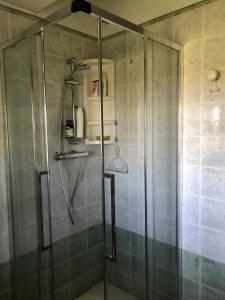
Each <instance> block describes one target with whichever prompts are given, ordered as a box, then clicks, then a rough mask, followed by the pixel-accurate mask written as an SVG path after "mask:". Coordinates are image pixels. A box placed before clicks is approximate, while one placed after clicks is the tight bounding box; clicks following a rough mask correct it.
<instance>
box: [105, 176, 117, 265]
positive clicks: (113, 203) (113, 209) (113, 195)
mask: <svg viewBox="0 0 225 300" xmlns="http://www.w3.org/2000/svg"><path fill="white" fill-rule="evenodd" d="M104 177H105V178H108V179H110V195H111V222H112V227H111V234H112V254H111V255H106V257H107V258H108V259H109V260H111V261H112V262H114V263H116V201H115V200H116V193H115V175H114V174H110V173H105V174H104Z"/></svg>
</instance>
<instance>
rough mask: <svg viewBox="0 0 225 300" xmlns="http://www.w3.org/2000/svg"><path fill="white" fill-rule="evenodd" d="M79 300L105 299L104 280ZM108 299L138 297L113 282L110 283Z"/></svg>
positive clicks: (120, 299) (127, 299) (121, 299)
mask: <svg viewBox="0 0 225 300" xmlns="http://www.w3.org/2000/svg"><path fill="white" fill-rule="evenodd" d="M77 300H104V294H103V282H101V283H99V284H98V285H96V286H95V287H93V288H92V289H91V290H89V291H88V292H86V293H85V294H83V295H82V296H80V297H79V298H77ZM108 300H137V298H134V297H133V296H131V295H129V294H128V293H126V292H124V291H122V290H121V289H119V288H118V287H116V286H114V285H112V284H108Z"/></svg>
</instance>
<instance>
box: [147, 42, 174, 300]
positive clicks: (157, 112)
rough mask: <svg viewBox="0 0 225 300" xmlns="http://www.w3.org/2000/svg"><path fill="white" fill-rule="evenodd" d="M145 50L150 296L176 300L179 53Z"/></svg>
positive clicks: (152, 44)
mask: <svg viewBox="0 0 225 300" xmlns="http://www.w3.org/2000/svg"><path fill="white" fill-rule="evenodd" d="M147 47H148V48H147V59H148V60H147V74H148V85H147V87H148V101H147V115H148V118H147V121H148V122H147V148H148V151H147V154H148V155H147V167H148V168H147V170H148V176H147V180H148V181H147V182H148V184H147V190H148V262H149V264H148V268H149V269H148V275H149V280H150V281H149V296H150V297H151V299H159V298H160V297H168V298H169V299H178V287H177V283H178V214H177V212H178V184H177V170H178V141H177V134H178V108H179V86H178V84H179V83H178V79H179V52H178V51H176V50H174V49H171V48H169V47H167V46H164V45H161V44H159V43H157V42H153V41H150V40H149V41H148V44H147Z"/></svg>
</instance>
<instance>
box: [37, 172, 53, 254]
mask: <svg viewBox="0 0 225 300" xmlns="http://www.w3.org/2000/svg"><path fill="white" fill-rule="evenodd" d="M45 175H48V171H41V172H39V171H37V170H36V178H37V214H38V238H39V246H40V249H41V251H45V250H48V249H50V247H51V246H45V239H44V218H43V201H42V200H43V199H42V180H41V179H42V176H45Z"/></svg>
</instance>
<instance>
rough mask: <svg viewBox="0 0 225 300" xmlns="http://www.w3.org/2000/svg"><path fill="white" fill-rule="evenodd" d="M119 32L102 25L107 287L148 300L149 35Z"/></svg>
mask: <svg viewBox="0 0 225 300" xmlns="http://www.w3.org/2000/svg"><path fill="white" fill-rule="evenodd" d="M118 31H121V29H120V28H119V27H118V28H117V27H116V26H112V25H109V24H103V25H102V36H103V42H102V56H103V57H102V58H103V60H102V69H103V106H104V137H105V139H106V141H105V145H104V152H105V153H104V164H105V216H106V246H107V253H106V254H107V259H106V279H107V290H106V291H107V299H120V298H121V299H145V274H146V268H145V262H146V261H145V197H144V39H143V37H141V36H139V35H137V34H134V33H129V32H125V31H123V32H120V33H119V34H113V33H117V32H118ZM112 34H113V35H112ZM105 59H111V61H112V62H111V65H112V66H111V67H110V66H109V65H108V64H107V61H104V60H105ZM113 72H114V73H113ZM108 139H109V141H107V140H108ZM119 152H120V154H119ZM115 157H116V159H115ZM120 157H121V158H122V159H123V160H120ZM113 159H114V160H113ZM126 169H127V170H126Z"/></svg>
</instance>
